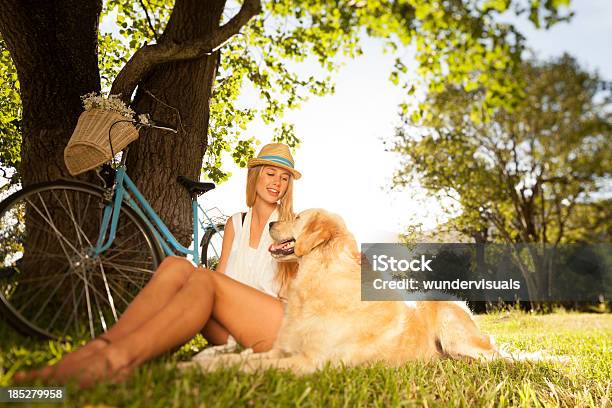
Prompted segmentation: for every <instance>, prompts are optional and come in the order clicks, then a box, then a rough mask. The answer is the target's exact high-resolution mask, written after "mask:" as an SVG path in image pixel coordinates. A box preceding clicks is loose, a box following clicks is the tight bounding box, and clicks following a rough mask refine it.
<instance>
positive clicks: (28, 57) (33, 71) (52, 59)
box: [0, 0, 102, 186]
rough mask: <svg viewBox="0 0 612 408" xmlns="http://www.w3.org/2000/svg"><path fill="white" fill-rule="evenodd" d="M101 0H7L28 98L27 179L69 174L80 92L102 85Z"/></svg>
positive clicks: (5, 20)
mask: <svg viewBox="0 0 612 408" xmlns="http://www.w3.org/2000/svg"><path fill="white" fill-rule="evenodd" d="M101 10H102V2H101V0H23V1H19V0H5V1H3V3H2V7H0V32H1V33H2V37H3V38H4V40H5V41H6V44H7V47H8V49H9V51H10V53H11V56H12V58H13V60H14V61H15V66H16V68H17V74H18V77H19V82H20V93H21V99H22V102H23V135H22V146H21V167H20V169H19V171H20V175H21V179H22V183H23V185H24V186H27V185H29V184H32V183H36V182H41V181H48V180H54V179H57V178H60V177H68V176H69V175H68V171H67V169H66V167H65V165H64V155H63V153H64V147H65V146H66V143H67V142H68V140H69V139H70V135H71V134H72V130H73V129H74V127H75V125H76V121H77V119H78V117H79V115H80V113H81V112H82V110H83V109H82V106H81V100H80V96H81V95H84V94H86V93H88V92H92V91H99V90H100V74H99V70H98V55H97V44H98V21H99V18H100V12H101Z"/></svg>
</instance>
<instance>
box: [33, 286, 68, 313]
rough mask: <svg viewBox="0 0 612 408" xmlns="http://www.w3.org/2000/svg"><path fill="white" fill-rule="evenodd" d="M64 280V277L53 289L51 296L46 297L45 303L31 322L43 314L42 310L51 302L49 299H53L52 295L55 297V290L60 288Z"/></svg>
mask: <svg viewBox="0 0 612 408" xmlns="http://www.w3.org/2000/svg"><path fill="white" fill-rule="evenodd" d="M65 280H66V276H64V277H63V278H62V280H61V281H60V282H59V283H58V284H57V286H56V287H55V289H53V292H51V294H50V295H49V296H48V297H47V300H46V301H45V303H44V305H43V306H42V307H41V308H40V310H39V311H38V313H36V316H34V319H32V320H38V317H39V316H40V314H41V313H42V312H43V310H45V308H46V307H47V305H48V304H49V302H50V301H51V298H52V297H53V295H55V292H57V290H58V289H59V288H60V287H61V286H62V283H64V281H65Z"/></svg>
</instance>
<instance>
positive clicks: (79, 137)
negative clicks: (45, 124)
mask: <svg viewBox="0 0 612 408" xmlns="http://www.w3.org/2000/svg"><path fill="white" fill-rule="evenodd" d="M126 120H128V119H127V118H126V117H125V116H123V115H121V114H119V113H117V112H113V111H109V110H103V109H91V110H88V111H85V112H83V113H81V116H79V121H78V123H77V125H76V128H74V132H72V137H70V141H69V142H68V145H67V146H66V148H65V149H64V163H66V167H67V168H68V171H69V172H70V174H71V175H73V176H76V175H77V174H81V173H83V172H85V171H87V170H91V169H93V168H96V167H98V166H100V165H101V164H103V163H105V162H107V161H109V160H110V159H112V153H111V146H110V143H109V140H108V139H109V135H108V132H109V129H110V128H111V126H112V130H111V133H110V139H111V141H112V145H113V152H114V153H115V154H117V153H119V152H120V151H121V150H123V149H124V148H125V147H126V146H127V145H128V144H130V143H132V142H133V141H134V140H136V139H138V129H136V127H135V126H134V125H133V124H132V123H131V122H125V121H126ZM113 124H114V125H113Z"/></svg>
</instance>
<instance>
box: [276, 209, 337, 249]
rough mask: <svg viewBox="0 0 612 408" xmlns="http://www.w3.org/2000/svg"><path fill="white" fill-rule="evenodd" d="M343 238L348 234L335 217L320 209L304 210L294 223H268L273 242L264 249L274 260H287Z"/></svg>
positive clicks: (292, 221)
mask: <svg viewBox="0 0 612 408" xmlns="http://www.w3.org/2000/svg"><path fill="white" fill-rule="evenodd" d="M345 235H348V232H347V230H346V226H345V224H344V221H343V220H342V218H340V217H339V216H337V215H335V214H332V213H330V212H328V211H325V210H322V209H311V210H305V211H302V212H301V213H299V214H298V216H297V217H296V218H295V219H294V220H291V221H277V222H273V223H270V236H271V237H272V239H273V240H274V243H273V244H272V245H270V247H269V248H268V250H269V251H270V253H271V254H272V256H273V257H274V258H275V259H276V260H278V261H291V260H295V259H298V258H301V257H303V256H306V255H308V254H309V253H311V252H312V251H314V250H315V249H316V248H319V247H321V246H323V245H325V244H327V243H329V242H330V241H331V240H333V239H334V238H337V237H340V236H345Z"/></svg>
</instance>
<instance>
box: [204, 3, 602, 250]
mask: <svg viewBox="0 0 612 408" xmlns="http://www.w3.org/2000/svg"><path fill="white" fill-rule="evenodd" d="M572 3H574V4H573V6H572V9H573V10H575V12H576V15H575V17H574V18H573V20H572V21H571V22H570V23H560V24H558V25H556V26H554V27H553V28H551V29H550V30H548V31H545V30H536V29H534V28H533V27H532V26H531V24H530V23H523V22H521V23H519V24H518V26H519V28H520V29H521V30H522V32H523V33H524V35H525V36H526V37H527V44H528V46H529V47H531V48H533V49H534V50H535V51H536V55H537V56H538V57H539V58H541V59H549V58H552V57H556V56H559V55H561V54H562V53H563V52H569V53H570V54H572V55H573V56H574V57H576V58H577V59H578V61H579V62H580V63H581V65H582V66H583V67H586V68H588V69H589V70H597V71H598V72H599V73H600V74H601V75H602V76H603V77H604V78H606V79H608V80H612V1H611V0H574V1H573V2H572ZM363 48H364V53H363V56H361V57H359V58H357V59H345V60H343V62H344V64H345V65H344V67H343V68H342V69H341V70H340V72H339V74H337V75H336V76H335V83H336V92H335V93H334V94H333V95H330V96H325V97H312V98H310V100H309V101H307V102H306V103H304V104H303V105H302V107H301V108H300V109H299V110H297V111H293V112H290V113H289V114H288V115H286V119H287V120H289V121H292V122H293V123H294V124H295V130H296V134H297V136H298V137H299V138H300V140H301V145H300V147H299V148H298V150H297V152H296V153H295V155H294V158H295V162H296V168H297V169H298V170H299V171H300V172H301V173H302V175H303V176H302V178H301V179H300V180H297V181H296V182H295V186H294V191H295V194H294V206H295V209H296V210H297V211H301V210H304V209H307V208H312V207H318V208H325V209H327V210H330V211H332V212H335V213H338V214H340V215H341V216H342V217H343V218H344V220H345V222H346V224H347V226H348V227H349V229H350V230H351V231H352V232H353V234H354V235H355V238H356V239H357V241H358V242H360V243H364V242H395V241H396V240H397V234H398V233H402V232H405V230H406V227H407V226H408V225H410V224H414V223H422V224H423V227H424V228H425V229H433V228H435V226H436V225H437V223H439V222H443V221H444V220H445V219H446V217H445V215H444V214H443V212H442V210H441V206H440V203H438V202H437V201H436V200H435V199H429V198H428V197H427V195H426V194H425V193H424V192H423V191H422V190H420V189H419V188H418V186H413V187H412V188H410V189H405V190H397V189H394V190H391V188H390V187H391V177H392V175H393V172H394V171H395V170H397V169H398V157H397V156H396V155H395V154H394V153H391V152H386V151H385V146H384V144H383V140H391V139H392V138H393V135H394V129H395V127H396V126H397V125H398V124H399V116H398V109H397V106H398V104H399V103H400V102H401V101H402V100H404V95H403V93H402V90H401V89H400V88H399V87H396V86H394V85H393V84H392V83H391V82H390V81H389V80H388V76H389V72H390V68H391V67H392V63H393V58H394V56H393V55H388V54H384V53H383V52H382V47H381V43H380V42H379V41H377V40H373V39H367V40H365V41H364V42H363ZM304 69H308V68H307V67H305V68H304ZM247 94H248V92H247ZM248 98H249V96H248V95H247V96H245V100H244V101H243V102H246V103H249V102H250V101H249V100H248ZM251 135H253V136H256V137H257V138H259V139H260V140H261V141H262V145H263V143H269V142H270V141H271V139H272V135H273V132H272V128H271V127H266V126H264V125H262V124H261V123H254V124H252V125H251V126H249V128H247V131H246V133H245V136H251ZM260 146H261V145H260ZM230 161H231V159H229V158H228V160H227V161H225V162H226V163H229V162H230ZM225 168H226V169H227V170H230V171H231V172H232V174H233V175H232V177H231V178H230V180H229V181H227V182H224V183H222V184H220V185H218V186H217V188H216V189H215V190H213V191H211V192H209V193H207V194H206V195H205V196H204V197H203V205H204V207H205V208H210V207H215V206H216V207H218V208H220V209H221V210H222V211H223V212H224V213H225V214H227V215H231V214H233V213H235V212H238V211H245V210H246V208H245V203H244V194H245V193H244V189H245V181H246V170H245V169H240V168H238V167H237V166H226V167H225Z"/></svg>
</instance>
